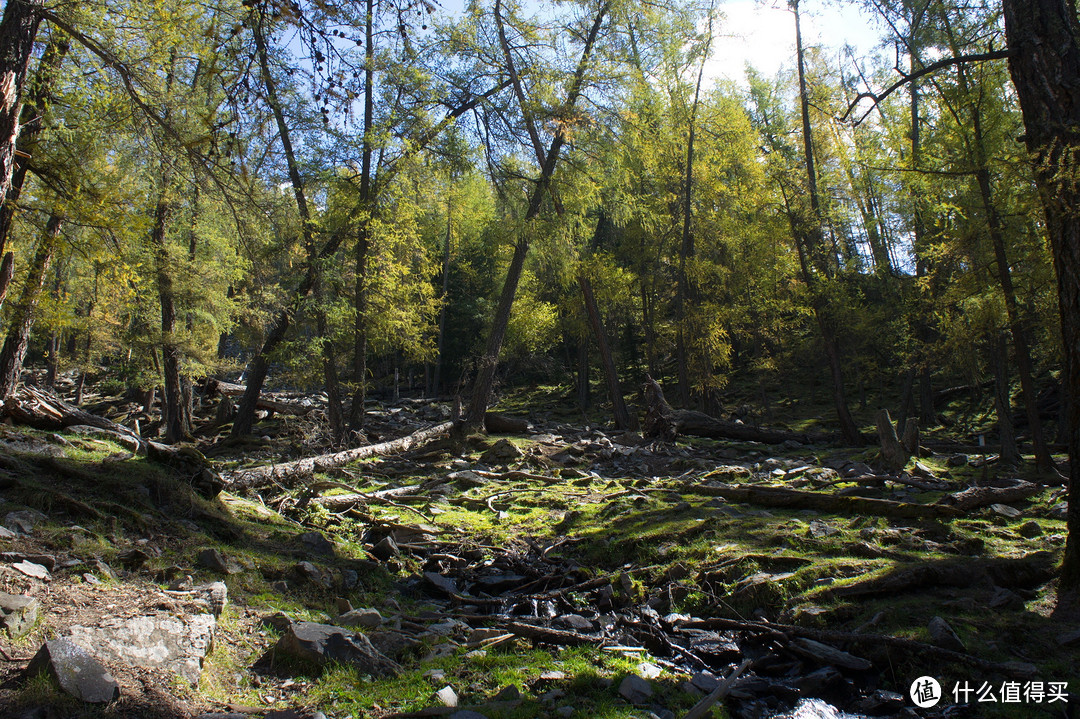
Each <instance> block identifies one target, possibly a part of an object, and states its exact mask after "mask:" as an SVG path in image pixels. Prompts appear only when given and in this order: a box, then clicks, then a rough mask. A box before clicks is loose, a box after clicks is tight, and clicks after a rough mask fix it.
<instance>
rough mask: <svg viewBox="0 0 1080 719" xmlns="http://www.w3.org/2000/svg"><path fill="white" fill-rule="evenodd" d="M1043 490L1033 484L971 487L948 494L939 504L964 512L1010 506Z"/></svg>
mask: <svg viewBox="0 0 1080 719" xmlns="http://www.w3.org/2000/svg"><path fill="white" fill-rule="evenodd" d="M1042 490H1043V488H1042V487H1041V486H1039V485H1037V484H1033V483H1031V482H1019V483H1018V484H1016V485H1015V486H1012V487H971V488H970V489H965V490H964V491H962V492H953V493H952V494H947V495H945V496H944V497H942V498H941V499H939V500H938V504H943V505H948V506H950V507H956V508H957V509H962V510H965V511H967V510H972V509H979V508H980V507H989V506H990V505H991V504H1009V503H1010V502H1019V501H1021V500H1024V499H1028V498H1029V497H1032V496H1034V495H1036V494H1038V493H1039V492H1041V491H1042Z"/></svg>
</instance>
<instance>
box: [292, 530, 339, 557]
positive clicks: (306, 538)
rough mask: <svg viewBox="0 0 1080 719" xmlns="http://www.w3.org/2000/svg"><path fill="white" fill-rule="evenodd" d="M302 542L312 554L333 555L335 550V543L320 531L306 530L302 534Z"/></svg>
mask: <svg viewBox="0 0 1080 719" xmlns="http://www.w3.org/2000/svg"><path fill="white" fill-rule="evenodd" d="M300 543H301V544H303V545H304V549H306V550H308V551H309V552H311V553H312V554H319V555H323V556H332V555H333V554H334V551H335V549H334V543H333V542H331V541H330V540H329V539H327V538H326V537H324V536H323V535H322V534H321V533H319V532H304V533H303V534H301V535H300Z"/></svg>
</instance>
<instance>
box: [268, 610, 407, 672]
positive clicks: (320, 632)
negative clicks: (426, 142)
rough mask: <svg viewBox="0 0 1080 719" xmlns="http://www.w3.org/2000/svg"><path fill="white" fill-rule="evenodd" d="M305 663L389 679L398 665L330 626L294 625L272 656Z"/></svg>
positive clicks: (359, 639)
mask: <svg viewBox="0 0 1080 719" xmlns="http://www.w3.org/2000/svg"><path fill="white" fill-rule="evenodd" d="M279 652H280V653H281V654H282V655H284V656H289V657H293V658H294V659H299V660H301V661H306V662H309V663H311V664H314V665H316V666H319V667H321V666H324V665H325V664H327V663H330V662H336V663H339V664H350V665H352V666H354V667H356V668H357V670H358V671H359V672H361V673H362V674H371V675H372V676H390V675H394V674H396V673H397V672H398V669H399V668H400V667H398V665H397V663H395V662H394V661H392V660H391V659H389V658H388V657H386V656H384V655H383V654H381V653H380V652H379V651H378V650H377V649H375V647H373V646H372V645H371V642H370V641H368V639H367V637H365V636H364V635H363V634H356V633H355V632H350V631H347V630H344V629H342V628H341V627H335V626H333V625H330V624H316V623H315V622H295V623H293V624H291V625H289V628H288V629H287V630H286V631H285V634H284V635H282V637H281V639H279V640H278V642H277V644H275V645H274V654H275V655H277V654H278V653H279Z"/></svg>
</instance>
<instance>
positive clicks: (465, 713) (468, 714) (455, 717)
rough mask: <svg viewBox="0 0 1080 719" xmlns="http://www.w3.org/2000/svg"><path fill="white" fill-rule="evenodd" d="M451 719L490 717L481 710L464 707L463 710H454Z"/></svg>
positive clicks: (484, 718)
mask: <svg viewBox="0 0 1080 719" xmlns="http://www.w3.org/2000/svg"><path fill="white" fill-rule="evenodd" d="M450 719H488V718H487V716H485V715H483V714H481V713H480V712H474V711H472V710H471V709H462V710H461V711H457V712H454V713H453V714H451V715H450Z"/></svg>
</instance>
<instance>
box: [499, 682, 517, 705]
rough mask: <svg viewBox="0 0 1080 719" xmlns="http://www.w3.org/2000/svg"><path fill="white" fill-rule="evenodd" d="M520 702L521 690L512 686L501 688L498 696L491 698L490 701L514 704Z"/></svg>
mask: <svg viewBox="0 0 1080 719" xmlns="http://www.w3.org/2000/svg"><path fill="white" fill-rule="evenodd" d="M520 700H521V690H520V689H518V688H517V687H516V686H515V685H513V684H510V685H509V686H505V687H503V688H502V689H500V690H499V693H498V694H496V695H495V696H494V697H492V701H496V702H516V701H520Z"/></svg>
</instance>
